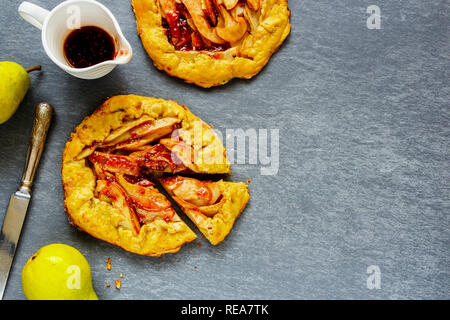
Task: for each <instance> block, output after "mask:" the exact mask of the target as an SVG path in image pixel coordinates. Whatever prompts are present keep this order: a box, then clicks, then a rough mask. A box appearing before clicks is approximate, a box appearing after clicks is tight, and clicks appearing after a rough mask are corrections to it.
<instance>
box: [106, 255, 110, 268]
mask: <svg viewBox="0 0 450 320" xmlns="http://www.w3.org/2000/svg"><path fill="white" fill-rule="evenodd" d="M106 269H108V271H109V270H111V258H108V260H107V261H106Z"/></svg>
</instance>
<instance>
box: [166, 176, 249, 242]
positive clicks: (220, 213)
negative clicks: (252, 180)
mask: <svg viewBox="0 0 450 320" xmlns="http://www.w3.org/2000/svg"><path fill="white" fill-rule="evenodd" d="M160 183H161V185H162V186H163V187H164V189H165V190H166V191H167V192H168V194H169V195H170V196H171V197H172V198H173V199H174V200H175V202H176V203H177V204H178V205H179V206H180V208H181V209H182V210H183V212H184V213H185V214H186V215H187V216H188V217H189V218H190V219H191V220H192V222H193V223H194V224H195V225H196V226H197V227H198V228H199V230H200V231H201V232H202V233H203V235H204V236H205V237H206V238H207V239H208V240H209V241H210V242H211V244H213V245H217V244H218V243H220V242H221V241H222V240H224V239H225V237H226V236H227V235H228V234H229V233H230V231H231V229H232V228H233V225H234V223H235V221H236V219H237V218H238V217H239V215H240V214H241V212H242V211H243V210H244V208H245V206H246V205H247V202H248V200H249V198H250V194H249V190H248V186H247V185H246V184H245V183H243V182H227V181H223V180H220V181H217V182H213V181H200V180H197V179H194V178H188V177H182V176H174V177H165V178H162V179H160Z"/></svg>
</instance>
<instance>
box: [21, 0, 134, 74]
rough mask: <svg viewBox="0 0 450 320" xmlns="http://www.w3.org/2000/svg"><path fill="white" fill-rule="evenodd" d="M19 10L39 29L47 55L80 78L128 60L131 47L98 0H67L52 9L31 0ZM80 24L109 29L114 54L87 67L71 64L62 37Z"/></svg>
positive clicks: (106, 72)
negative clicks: (110, 57) (44, 7)
mask: <svg viewBox="0 0 450 320" xmlns="http://www.w3.org/2000/svg"><path fill="white" fill-rule="evenodd" d="M19 14H20V15H21V16H22V18H24V19H25V20H26V21H27V22H29V23H31V24H32V25H33V26H35V27H36V28H38V29H41V30H42V44H43V46H44V49H45V52H46V53H47V55H48V56H49V58H50V59H51V60H52V61H53V62H54V63H55V64H56V65H57V66H58V67H60V68H61V69H63V70H64V71H66V72H67V73H69V74H71V75H73V76H75V77H77V78H81V79H97V78H100V77H103V76H105V75H106V74H108V73H110V72H111V71H112V70H113V69H114V68H115V67H116V66H117V65H119V64H126V63H128V62H129V61H130V60H131V58H132V56H133V50H132V48H131V46H130V44H129V42H128V41H127V40H126V39H125V37H124V36H123V34H122V30H121V29H120V26H119V24H118V22H117V20H116V18H115V17H114V16H113V14H112V13H111V11H109V10H108V8H106V7H105V6H104V5H102V4H101V3H99V2H97V1H94V0H69V1H64V2H62V3H60V4H59V5H58V6H57V7H55V8H54V9H53V10H52V11H48V10H46V9H43V8H41V7H39V6H37V5H35V4H32V3H30V2H26V1H25V2H22V4H21V5H20V6H19ZM83 26H96V27H100V28H102V29H103V30H105V31H106V32H108V33H109V34H110V35H111V36H112V38H113V39H114V42H115V51H116V54H115V58H114V59H113V60H108V61H104V62H101V63H99V64H96V65H93V66H91V67H87V68H81V69H77V68H73V67H72V66H71V65H70V64H69V63H68V62H67V61H66V58H65V56H64V41H65V39H66V37H67V36H68V35H69V34H70V33H71V32H72V31H73V30H74V28H79V27H83Z"/></svg>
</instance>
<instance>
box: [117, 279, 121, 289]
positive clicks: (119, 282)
mask: <svg viewBox="0 0 450 320" xmlns="http://www.w3.org/2000/svg"><path fill="white" fill-rule="evenodd" d="M121 285H122V281H120V280H116V289H117V290H120V286H121Z"/></svg>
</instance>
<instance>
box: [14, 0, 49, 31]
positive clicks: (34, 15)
mask: <svg viewBox="0 0 450 320" xmlns="http://www.w3.org/2000/svg"><path fill="white" fill-rule="evenodd" d="M18 11H19V14H20V16H21V17H22V18H23V19H24V20H25V21H27V22H28V23H31V24H32V25H33V26H35V27H36V28H38V29H40V30H42V25H43V24H44V21H45V18H46V17H47V15H48V14H49V13H50V11H48V10H46V9H44V8H41V7H39V6H37V5H35V4H33V3H30V2H27V1H24V2H22V3H21V4H20V6H19V10H18Z"/></svg>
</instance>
